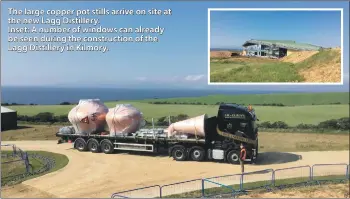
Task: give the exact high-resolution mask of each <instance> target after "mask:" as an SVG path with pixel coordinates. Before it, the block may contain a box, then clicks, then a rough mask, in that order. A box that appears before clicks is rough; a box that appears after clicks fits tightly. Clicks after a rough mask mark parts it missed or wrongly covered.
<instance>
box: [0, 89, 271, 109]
mask: <svg viewBox="0 0 350 199" xmlns="http://www.w3.org/2000/svg"><path fill="white" fill-rule="evenodd" d="M253 93H254V94H264V93H269V92H268V91H252V90H249V91H232V90H217V89H160V88H157V89H126V88H119V89H116V88H54V87H53V88H47V87H2V88H1V103H17V104H42V105H54V104H60V103H62V102H70V103H77V102H78V101H79V100H80V99H100V100H102V101H118V100H141V99H162V98H174V97H201V96H208V95H217V94H220V95H238V94H253Z"/></svg>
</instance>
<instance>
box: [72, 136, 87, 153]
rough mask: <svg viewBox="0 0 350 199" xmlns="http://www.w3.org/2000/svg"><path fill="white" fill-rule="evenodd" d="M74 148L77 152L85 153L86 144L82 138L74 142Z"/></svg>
mask: <svg viewBox="0 0 350 199" xmlns="http://www.w3.org/2000/svg"><path fill="white" fill-rule="evenodd" d="M74 148H76V149H78V151H87V144H86V142H85V140H84V139H83V138H78V139H76V140H75V142H74Z"/></svg>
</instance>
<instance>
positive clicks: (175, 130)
mask: <svg viewBox="0 0 350 199" xmlns="http://www.w3.org/2000/svg"><path fill="white" fill-rule="evenodd" d="M68 117H69V121H70V122H71V123H72V126H67V127H62V128H60V129H59V132H57V133H56V136H57V137H60V140H59V143H62V142H73V146H74V148H75V149H77V150H79V151H91V152H93V153H98V152H103V153H106V154H111V153H114V151H116V150H125V151H144V152H152V153H157V152H159V151H160V150H162V149H166V150H167V151H168V153H169V156H170V157H173V159H174V160H176V161H185V160H193V161H203V160H223V161H226V162H229V163H232V164H238V163H239V153H240V144H241V143H243V144H244V145H245V148H246V151H247V158H246V161H247V162H252V161H254V160H255V159H256V158H257V156H258V128H257V125H256V121H257V117H256V115H255V112H254V110H253V109H251V108H247V107H244V106H241V105H237V104H221V105H220V106H219V110H218V113H217V116H213V117H207V115H206V114H204V115H201V116H198V117H194V118H190V119H187V120H183V121H179V122H175V123H172V124H170V125H169V127H168V128H165V129H164V128H155V127H154V125H152V126H153V127H152V128H142V127H144V125H145V122H144V120H143V116H142V113H141V112H140V111H139V110H138V109H136V108H135V107H133V106H132V105H128V104H120V105H117V106H116V107H115V108H112V109H109V110H107V108H106V106H104V105H103V103H102V102H101V101H99V100H81V101H80V102H79V104H78V105H77V106H76V107H74V108H73V109H72V110H71V111H70V113H69V116H68ZM152 123H153V122H152ZM107 126H108V131H106V130H105V129H107V128H103V127H107Z"/></svg>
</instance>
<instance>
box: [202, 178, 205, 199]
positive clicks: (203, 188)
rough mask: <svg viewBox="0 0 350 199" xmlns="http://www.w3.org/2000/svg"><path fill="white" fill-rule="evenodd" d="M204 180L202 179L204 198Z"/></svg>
mask: <svg viewBox="0 0 350 199" xmlns="http://www.w3.org/2000/svg"><path fill="white" fill-rule="evenodd" d="M204 189H205V188H204V180H203V179H202V197H204Z"/></svg>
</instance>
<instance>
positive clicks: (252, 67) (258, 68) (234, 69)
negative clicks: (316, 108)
mask: <svg viewBox="0 0 350 199" xmlns="http://www.w3.org/2000/svg"><path fill="white" fill-rule="evenodd" d="M225 65H226V66H225ZM210 67H213V72H212V73H211V74H210V81H211V82H301V81H303V80H304V78H303V77H302V76H301V75H299V73H298V71H297V70H296V68H295V67H294V65H293V64H291V63H283V62H275V63H261V64H255V63H252V64H248V63H245V64H244V65H239V64H238V63H227V64H222V63H220V64H218V63H215V62H214V63H210ZM220 69H221V70H220ZM219 70H220V72H219Z"/></svg>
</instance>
